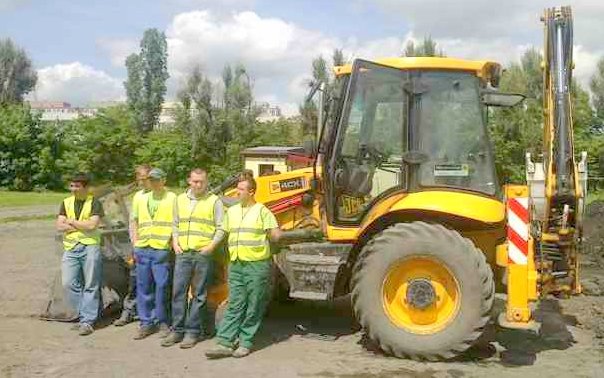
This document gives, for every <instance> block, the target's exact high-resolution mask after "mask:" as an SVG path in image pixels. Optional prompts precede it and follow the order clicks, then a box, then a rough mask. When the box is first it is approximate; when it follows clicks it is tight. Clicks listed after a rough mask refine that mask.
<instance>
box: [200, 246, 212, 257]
mask: <svg viewBox="0 0 604 378" xmlns="http://www.w3.org/2000/svg"><path fill="white" fill-rule="evenodd" d="M212 252H214V248H212V247H210V246H209V245H207V246H205V247H202V248H201V249H200V250H199V253H200V254H202V255H205V256H209V255H211V254H212Z"/></svg>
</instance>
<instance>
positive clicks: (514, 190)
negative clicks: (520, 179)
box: [503, 185, 529, 198]
mask: <svg viewBox="0 0 604 378" xmlns="http://www.w3.org/2000/svg"><path fill="white" fill-rule="evenodd" d="M503 190H504V193H505V198H518V197H528V196H529V187H528V186H527V185H505V186H504V187H503Z"/></svg>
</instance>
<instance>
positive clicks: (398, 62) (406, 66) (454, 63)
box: [334, 57, 499, 78]
mask: <svg viewBox="0 0 604 378" xmlns="http://www.w3.org/2000/svg"><path fill="white" fill-rule="evenodd" d="M371 61H373V62H375V63H378V64H382V65H384V66H389V67H393V68H399V69H402V70H413V69H443V70H456V71H471V72H474V73H475V74H476V75H477V76H479V77H484V78H487V76H489V73H490V71H491V69H492V68H494V67H496V68H498V67H499V64H498V63H496V62H492V61H487V60H479V61H475V60H465V59H456V58H439V57H405V58H400V57H397V58H382V59H376V60H371ZM334 71H335V73H336V75H338V76H339V75H346V74H350V73H351V72H352V64H347V65H344V66H337V67H334Z"/></svg>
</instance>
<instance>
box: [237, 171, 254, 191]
mask: <svg viewBox="0 0 604 378" xmlns="http://www.w3.org/2000/svg"><path fill="white" fill-rule="evenodd" d="M244 181H245V182H247V186H248V190H249V191H250V192H254V193H255V192H256V188H257V185H256V180H254V178H253V177H252V176H250V175H247V174H245V173H243V174H241V175H240V176H239V182H244Z"/></svg>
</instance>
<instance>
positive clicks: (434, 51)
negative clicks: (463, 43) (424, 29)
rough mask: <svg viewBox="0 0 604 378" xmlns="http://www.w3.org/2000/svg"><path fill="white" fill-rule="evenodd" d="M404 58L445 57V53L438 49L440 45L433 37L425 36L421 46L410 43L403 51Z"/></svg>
mask: <svg viewBox="0 0 604 378" xmlns="http://www.w3.org/2000/svg"><path fill="white" fill-rule="evenodd" d="M402 55H403V56H407V57H413V56H440V57H443V56H445V52H444V51H443V50H442V49H439V48H438V44H437V43H436V41H435V40H433V39H432V37H431V36H429V35H428V36H425V37H424V39H423V40H422V41H421V43H419V44H417V45H416V44H415V42H413V41H408V42H407V44H406V45H405V48H404V50H403V54H402Z"/></svg>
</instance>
